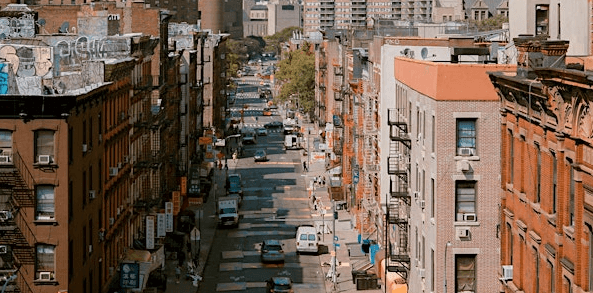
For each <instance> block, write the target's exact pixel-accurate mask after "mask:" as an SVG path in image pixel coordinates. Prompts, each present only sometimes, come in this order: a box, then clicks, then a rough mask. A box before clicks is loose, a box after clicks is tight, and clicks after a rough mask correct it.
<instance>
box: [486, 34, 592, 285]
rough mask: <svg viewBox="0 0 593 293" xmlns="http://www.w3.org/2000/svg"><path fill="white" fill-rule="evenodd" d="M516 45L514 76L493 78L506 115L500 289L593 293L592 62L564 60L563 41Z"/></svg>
mask: <svg viewBox="0 0 593 293" xmlns="http://www.w3.org/2000/svg"><path fill="white" fill-rule="evenodd" d="M514 42H515V44H516V46H517V51H518V52H519V56H518V58H517V59H518V60H520V63H519V66H518V68H517V72H516V74H504V73H491V74H490V78H491V80H492V83H493V84H494V86H495V87H496V89H497V91H498V92H499V95H500V100H501V113H502V120H501V125H500V133H501V136H502V141H501V142H502V144H501V155H502V158H501V162H502V165H501V185H500V188H501V193H502V202H501V208H500V218H501V223H500V224H501V227H500V229H501V237H500V242H501V252H500V254H501V265H502V267H501V268H500V269H499V270H498V272H499V277H500V278H501V279H500V280H501V282H500V285H501V288H502V289H501V291H503V292H525V293H534V292H562V293H565V292H591V290H593V228H592V227H593V175H592V173H593V172H592V171H591V170H592V168H593V159H592V158H593V156H592V154H593V140H592V137H593V133H592V127H591V126H592V125H593V118H592V116H591V111H590V107H591V105H592V103H593V100H592V99H591V89H590V85H591V81H590V80H589V78H590V74H589V73H587V71H589V70H590V67H591V58H590V57H585V58H581V57H579V58H568V59H566V60H565V59H564V54H566V52H567V50H568V42H566V41H544V40H541V39H537V38H533V37H531V38H529V37H522V38H516V39H515V40H514ZM569 63H572V64H573V65H572V69H567V68H566V64H569ZM535 64H538V65H540V66H538V67H537V68H535V67H534V65H535Z"/></svg>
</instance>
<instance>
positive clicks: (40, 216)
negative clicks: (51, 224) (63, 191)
mask: <svg viewBox="0 0 593 293" xmlns="http://www.w3.org/2000/svg"><path fill="white" fill-rule="evenodd" d="M35 192H36V199H37V203H36V206H35V219H36V220H53V219H54V216H55V202H54V186H53V185H37V186H36V187H35Z"/></svg>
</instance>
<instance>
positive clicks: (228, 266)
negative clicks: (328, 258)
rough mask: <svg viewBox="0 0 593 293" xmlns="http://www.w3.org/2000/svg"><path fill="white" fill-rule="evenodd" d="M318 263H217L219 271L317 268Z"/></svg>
mask: <svg viewBox="0 0 593 293" xmlns="http://www.w3.org/2000/svg"><path fill="white" fill-rule="evenodd" d="M318 266H319V264H318V263H311V264H309V263H298V262H285V263H261V262H226V263H221V264H219V265H218V271H220V272H234V271H242V270H249V269H262V268H293V269H299V268H300V269H304V268H317V267H318Z"/></svg>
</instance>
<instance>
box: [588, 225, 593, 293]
mask: <svg viewBox="0 0 593 293" xmlns="http://www.w3.org/2000/svg"><path fill="white" fill-rule="evenodd" d="M587 228H589V292H592V291H593V229H592V228H591V226H589V225H587Z"/></svg>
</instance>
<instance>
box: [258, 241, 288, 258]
mask: <svg viewBox="0 0 593 293" xmlns="http://www.w3.org/2000/svg"><path fill="white" fill-rule="evenodd" d="M261 261H262V262H284V250H283V249H282V243H280V241H278V240H264V241H263V242H262V244H261Z"/></svg>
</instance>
